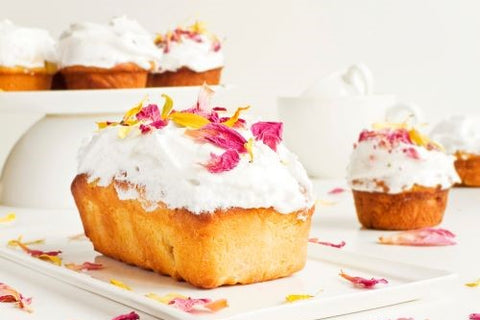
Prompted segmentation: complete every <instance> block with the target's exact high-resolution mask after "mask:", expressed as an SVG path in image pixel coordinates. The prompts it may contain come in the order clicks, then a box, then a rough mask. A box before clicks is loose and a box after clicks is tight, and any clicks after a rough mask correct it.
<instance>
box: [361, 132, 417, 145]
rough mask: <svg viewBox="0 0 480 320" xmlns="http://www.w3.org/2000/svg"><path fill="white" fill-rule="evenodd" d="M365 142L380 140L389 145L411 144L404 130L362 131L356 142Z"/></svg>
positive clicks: (408, 135)
mask: <svg viewBox="0 0 480 320" xmlns="http://www.w3.org/2000/svg"><path fill="white" fill-rule="evenodd" d="M367 140H381V141H384V142H387V143H389V144H390V145H393V144H398V143H406V144H413V142H412V140H411V139H410V134H409V133H408V130H406V129H382V130H363V131H362V132H361V133H360V136H359V137H358V142H362V141H367Z"/></svg>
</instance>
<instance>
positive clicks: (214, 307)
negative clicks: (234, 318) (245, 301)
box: [204, 299, 228, 312]
mask: <svg viewBox="0 0 480 320" xmlns="http://www.w3.org/2000/svg"><path fill="white" fill-rule="evenodd" d="M204 307H205V308H207V309H208V310H210V311H212V312H217V311H219V310H222V309H224V308H226V307H228V301H227V299H218V300H215V301H212V302H209V303H206V304H205V305H204Z"/></svg>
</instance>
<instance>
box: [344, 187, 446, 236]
mask: <svg viewBox="0 0 480 320" xmlns="http://www.w3.org/2000/svg"><path fill="white" fill-rule="evenodd" d="M352 191H353V198H354V202H355V208H356V211H357V216H358V220H359V221H360V223H361V224H362V226H364V227H365V228H368V229H377V230H413V229H420V228H425V227H433V226H436V225H438V224H440V223H441V222H442V219H443V215H444V212H445V208H446V206H447V200H448V192H449V189H444V190H442V189H440V188H423V187H417V186H416V187H414V188H413V189H412V190H409V191H405V192H402V193H398V194H389V193H382V192H366V191H358V190H352Z"/></svg>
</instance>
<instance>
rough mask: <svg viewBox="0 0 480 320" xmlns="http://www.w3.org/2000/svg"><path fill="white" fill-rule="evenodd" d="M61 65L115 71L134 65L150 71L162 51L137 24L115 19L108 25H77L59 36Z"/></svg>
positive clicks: (127, 20)
mask: <svg viewBox="0 0 480 320" xmlns="http://www.w3.org/2000/svg"><path fill="white" fill-rule="evenodd" d="M58 55H59V64H60V66H61V67H68V66H75V65H80V66H91V67H99V68H113V67H114V66H116V65H118V64H121V63H129V62H130V63H135V64H136V65H138V66H139V67H141V68H143V69H151V67H152V63H155V64H156V63H157V62H158V61H159V60H160V58H161V56H162V51H161V50H159V49H158V48H157V47H156V46H155V44H154V43H153V35H151V34H150V33H148V32H147V31H146V30H145V29H143V28H142V27H141V26H140V25H139V24H138V22H136V21H134V20H129V19H127V18H126V17H118V18H114V19H112V20H111V21H110V23H109V24H108V25H101V24H96V23H90V22H83V23H75V24H72V25H71V26H70V28H69V29H68V30H67V31H65V32H64V33H63V34H62V35H61V36H60V41H59V45H58Z"/></svg>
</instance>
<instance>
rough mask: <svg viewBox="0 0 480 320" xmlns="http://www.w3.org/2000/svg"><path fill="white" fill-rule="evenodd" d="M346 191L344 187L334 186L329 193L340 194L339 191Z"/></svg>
mask: <svg viewBox="0 0 480 320" xmlns="http://www.w3.org/2000/svg"><path fill="white" fill-rule="evenodd" d="M345 191H346V190H345V189H343V188H333V189H332V190H330V191H328V194H339V193H343V192H345Z"/></svg>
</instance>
